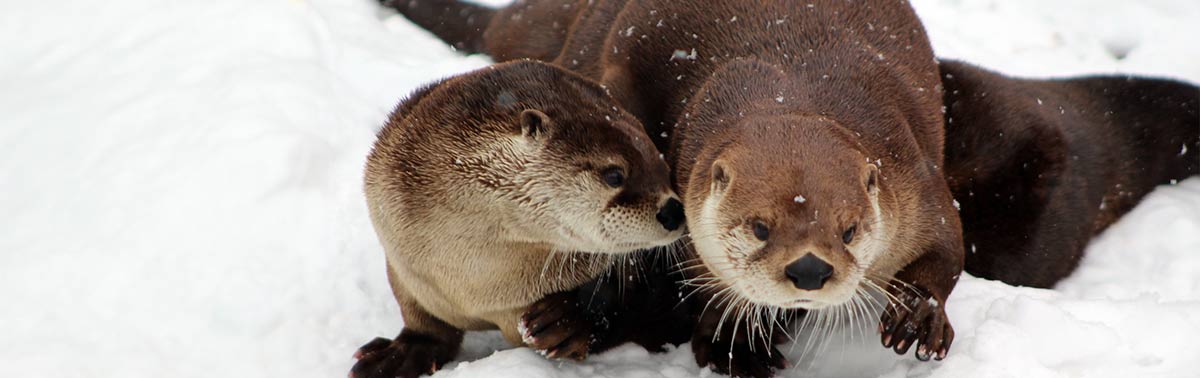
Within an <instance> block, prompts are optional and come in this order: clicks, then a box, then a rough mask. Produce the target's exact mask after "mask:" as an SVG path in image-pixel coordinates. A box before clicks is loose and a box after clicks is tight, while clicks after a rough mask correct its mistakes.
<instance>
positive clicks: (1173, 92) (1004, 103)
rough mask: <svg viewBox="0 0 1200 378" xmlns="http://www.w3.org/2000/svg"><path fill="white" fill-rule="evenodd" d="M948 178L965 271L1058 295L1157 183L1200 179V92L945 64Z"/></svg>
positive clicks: (1160, 83)
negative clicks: (1091, 250)
mask: <svg viewBox="0 0 1200 378" xmlns="http://www.w3.org/2000/svg"><path fill="white" fill-rule="evenodd" d="M940 66H941V72H942V82H943V84H944V85H945V94H944V101H945V104H946V109H947V112H946V115H945V117H946V127H947V132H946V170H945V173H946V177H947V180H948V181H949V183H950V188H951V190H952V191H953V192H954V196H955V198H957V199H958V202H959V203H961V206H962V213H961V216H962V219H963V233H964V236H963V239H964V242H965V243H966V245H967V246H968V249H967V251H968V252H967V257H966V271H967V272H968V273H971V274H972V275H975V276H979V277H985V278H990V279H995V280H1000V281H1004V282H1005V283H1008V284H1011V285H1018V286H1032V287H1042V288H1049V287H1052V286H1053V285H1054V284H1055V283H1057V282H1058V281H1059V280H1061V279H1063V278H1066V277H1067V276H1068V275H1070V274H1071V272H1072V271H1074V270H1075V267H1076V266H1078V264H1079V259H1080V258H1081V257H1082V256H1083V252H1084V248H1085V247H1086V246H1087V243H1088V241H1089V240H1091V238H1092V237H1093V236H1095V235H1097V234H1099V233H1100V232H1102V231H1104V229H1105V228H1107V227H1108V226H1109V225H1111V224H1112V223H1113V222H1114V221H1116V220H1117V219H1118V218H1120V217H1121V215H1123V214H1125V213H1126V212H1128V211H1129V210H1131V209H1132V208H1133V207H1134V206H1135V205H1137V203H1138V202H1139V201H1140V200H1141V198H1142V197H1144V196H1145V195H1146V194H1148V193H1149V192H1150V191H1151V190H1153V189H1154V188H1155V187H1156V186H1158V185H1164V184H1169V183H1171V182H1172V181H1179V180H1183V179H1186V178H1187V177H1189V176H1192V175H1196V174H1198V173H1200V88H1198V87H1197V86H1195V85H1192V84H1188V83H1183V82H1177V81H1173V80H1165V79H1154V78H1145V77H1133V76H1090V77H1075V78H1064V79H1051V80H1028V79H1014V78H1009V77H1005V76H1003V75H1000V74H997V73H994V72H990V71H987V70H984V69H981V68H978V67H975V66H972V65H970V64H966V63H962V62H955V61H949V60H944V61H942V62H941V64H940Z"/></svg>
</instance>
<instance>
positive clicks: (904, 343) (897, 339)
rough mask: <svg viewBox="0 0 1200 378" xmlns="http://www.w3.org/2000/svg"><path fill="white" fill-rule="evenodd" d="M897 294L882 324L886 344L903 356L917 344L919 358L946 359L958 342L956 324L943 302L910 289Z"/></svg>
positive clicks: (880, 325) (885, 345)
mask: <svg viewBox="0 0 1200 378" xmlns="http://www.w3.org/2000/svg"><path fill="white" fill-rule="evenodd" d="M893 294H894V295H895V297H896V298H895V299H896V300H898V301H896V300H894V301H893V302H892V303H890V304H889V305H888V309H887V310H886V311H884V312H883V315H882V316H881V319H880V323H879V332H880V338H881V341H882V342H883V346H884V347H885V348H892V349H893V350H895V351H896V354H900V355H903V354H906V353H908V350H909V348H912V347H913V345H916V347H917V351H916V357H917V359H918V360H921V361H929V359H930V358H931V357H932V358H933V359H936V360H939V361H940V360H942V359H943V358H946V353H947V352H949V351H950V344H951V343H952V342H954V327H952V326H951V325H950V320H949V319H947V317H946V310H945V308H944V307H943V306H942V302H940V301H938V300H937V299H934V298H932V297H930V296H927V295H918V294H916V293H912V292H910V291H900V290H897V291H895V292H893Z"/></svg>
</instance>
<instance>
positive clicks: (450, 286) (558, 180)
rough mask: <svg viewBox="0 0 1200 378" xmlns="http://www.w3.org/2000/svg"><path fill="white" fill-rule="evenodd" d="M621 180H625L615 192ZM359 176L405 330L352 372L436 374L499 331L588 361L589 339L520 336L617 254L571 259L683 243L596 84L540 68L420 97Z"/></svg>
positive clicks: (400, 112)
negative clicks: (469, 340)
mask: <svg viewBox="0 0 1200 378" xmlns="http://www.w3.org/2000/svg"><path fill="white" fill-rule="evenodd" d="M613 169H619V170H620V171H622V172H624V180H623V181H624V182H623V184H622V185H615V186H614V184H612V182H611V181H605V177H606V176H605V175H606V173H607V172H610V171H611V170H613ZM365 176H366V177H365V190H366V194H367V200H368V201H367V202H368V205H369V210H370V213H371V218H372V221H373V223H374V225H375V229H376V232H377V234H378V235H379V238H380V241H381V243H382V244H383V246H384V248H385V251H386V253H387V262H388V265H387V268H388V279H389V282H390V283H391V285H392V289H393V292H394V293H395V296H396V301H397V302H398V303H399V305H400V308H401V312H402V313H403V315H404V318H405V328H404V330H403V332H402V333H401V334H400V336H399V337H397V339H396V340H395V341H393V342H390V343H386V342H372V343H371V344H368V345H366V346H364V348H363V350H361V351H360V357H361V359H360V361H359V362H358V364H357V365H356V366H355V367H354V369H353V370H352V374H353V375H355V376H358V377H364V376H365V377H374V376H388V377H391V376H396V375H400V376H415V375H419V374H422V373H428V372H429V371H430V370H431V369H436V368H437V367H438V366H441V365H444V364H445V363H447V362H448V361H449V360H451V359H452V358H453V357H454V355H455V354H456V353H457V351H458V347H459V344H460V343H461V341H462V335H463V331H464V330H482V329H496V328H499V329H500V330H501V332H502V333H503V335H504V336H505V338H506V339H507V340H508V341H509V342H511V343H513V344H515V345H522V344H526V343H529V344H530V345H531V346H535V347H543V348H545V349H549V352H550V354H551V356H552V357H553V356H556V355H557V354H558V353H560V352H561V353H563V354H564V355H563V356H565V354H566V353H574V352H577V351H579V350H583V351H586V347H587V344H588V338H587V336H588V335H585V334H580V335H578V337H574V336H573V337H570V338H569V339H567V340H558V341H561V344H562V345H559V343H554V344H550V345H542V344H541V343H539V342H538V340H537V339H536V336H537V335H533V334H530V333H528V332H522V331H521V330H518V323H520V322H521V321H522V315H523V314H524V313H525V312H526V310H527V309H528V308H529V307H530V305H532V304H533V303H535V302H536V301H538V300H539V299H542V298H543V297H545V296H547V295H548V294H552V293H555V292H560V291H566V290H571V289H574V288H575V287H577V286H579V285H581V284H584V283H585V282H587V281H589V280H592V279H594V278H596V277H597V276H599V275H600V273H602V272H603V271H604V270H606V269H607V268H608V261H609V259H610V258H609V257H608V256H611V255H608V256H605V255H602V254H593V253H572V251H580V252H599V253H609V254H615V253H624V252H627V251H632V250H637V249H641V248H648V247H653V246H658V245H664V244H666V243H670V242H671V241H673V240H675V239H676V238H677V237H678V236H679V234H680V230H678V229H677V227H676V228H673V229H669V226H665V225H662V224H659V223H660V222H662V220H656V219H655V218H656V215H658V216H659V217H661V216H662V212H661V211H660V210H659V209H660V207H664V203H666V202H669V201H670V199H671V198H672V197H674V194H673V192H672V191H671V190H670V188H669V179H668V171H667V166H666V164H665V163H664V162H663V161H662V159H661V158H660V157H659V155H658V153H657V152H656V151H655V150H654V147H653V146H652V145H651V144H650V142H649V139H648V138H647V137H646V135H645V133H644V131H643V130H642V128H641V127H640V125H639V124H638V121H637V120H636V119H634V118H633V117H632V116H631V115H629V114H628V113H625V112H623V111H621V110H620V109H619V108H618V107H617V106H616V103H615V102H614V100H612V98H611V97H609V96H608V95H606V94H605V93H604V92H603V90H602V89H601V88H600V87H599V86H598V85H596V84H595V83H594V82H591V81H589V80H586V79H584V78H582V77H580V76H578V75H575V74H573V73H570V72H567V71H565V70H562V69H560V68H557V67H553V66H550V65H547V64H543V63H537V62H531V61H526V62H514V63H507V64H500V65H496V66H493V67H489V68H484V69H481V70H478V71H475V72H472V73H468V74H464V75H461V76H458V77H454V78H450V79H447V80H445V81H442V82H440V83H437V84H434V85H431V86H429V87H427V88H424V89H421V90H419V91H417V92H416V93H415V94H413V95H412V96H411V97H410V98H409V99H407V100H406V101H405V102H403V103H402V104H401V105H400V106H398V107H397V110H396V112H394V113H393V114H392V117H391V119H389V121H388V123H387V124H386V125H385V126H384V128H383V130H381V131H380V132H379V135H378V140H377V141H376V144H375V148H374V149H373V150H372V152H371V154H370V156H369V157H368V161H367V166H366V175H365ZM565 309H566V308H560V309H559V310H563V311H565ZM559 310H556V311H559ZM530 328H537V329H539V330H540V328H541V327H540V326H539V327H530ZM568 336H572V335H568ZM567 344H570V345H567ZM581 348H582V349H581ZM560 349H561V350H560Z"/></svg>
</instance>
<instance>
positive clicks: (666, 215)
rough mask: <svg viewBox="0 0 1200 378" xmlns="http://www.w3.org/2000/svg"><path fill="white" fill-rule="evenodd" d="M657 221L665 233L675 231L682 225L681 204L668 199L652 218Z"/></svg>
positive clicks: (673, 199) (675, 200) (676, 200)
mask: <svg viewBox="0 0 1200 378" xmlns="http://www.w3.org/2000/svg"><path fill="white" fill-rule="evenodd" d="M654 218H655V219H658V223H659V224H662V226H663V228H665V229H667V231H675V230H678V229H679V226H681V225H683V220H684V218H683V203H681V202H679V200H678V199H675V198H670V199H668V200H667V203H666V204H663V206H662V208H659V209H658V214H656V215H655V216H654Z"/></svg>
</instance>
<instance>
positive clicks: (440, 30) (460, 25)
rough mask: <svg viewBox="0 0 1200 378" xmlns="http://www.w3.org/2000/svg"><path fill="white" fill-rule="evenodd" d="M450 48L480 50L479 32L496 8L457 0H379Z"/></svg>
mask: <svg viewBox="0 0 1200 378" xmlns="http://www.w3.org/2000/svg"><path fill="white" fill-rule="evenodd" d="M379 2H380V3H381V4H383V5H384V6H386V7H389V8H392V9H395V10H396V11H398V12H400V14H402V15H404V17H406V18H408V19H409V21H412V22H413V23H415V24H417V26H420V27H422V28H424V29H425V30H429V31H430V32H431V33H433V34H434V35H436V36H437V37H438V38H440V39H441V40H442V41H445V42H446V43H448V44H450V45H451V46H454V48H456V49H458V50H460V51H463V52H466V53H469V54H478V53H482V52H484V48H485V47H484V43H483V32H484V30H487V27H488V24H489V23H491V20H492V16H494V15H495V14H496V10H495V9H492V8H488V7H485V6H482V5H475V4H471V3H468V2H465V1H459V0H379Z"/></svg>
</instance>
